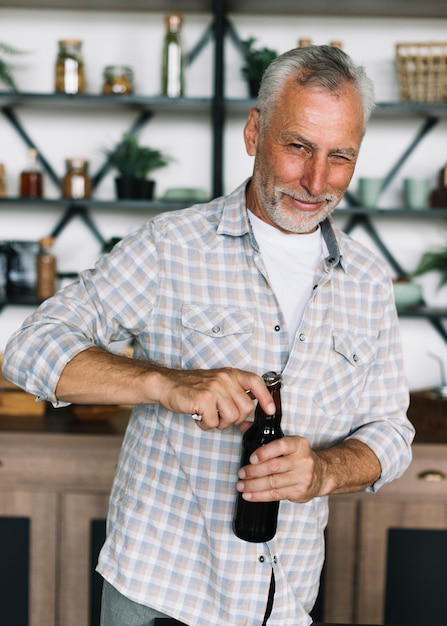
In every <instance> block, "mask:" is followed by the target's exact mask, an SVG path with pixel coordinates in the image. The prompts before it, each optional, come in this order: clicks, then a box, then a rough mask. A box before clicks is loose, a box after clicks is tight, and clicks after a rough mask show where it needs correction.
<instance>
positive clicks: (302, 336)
mask: <svg viewBox="0 0 447 626" xmlns="http://www.w3.org/2000/svg"><path fill="white" fill-rule="evenodd" d="M299 340H300V341H306V335H305V334H304V333H300V336H299Z"/></svg>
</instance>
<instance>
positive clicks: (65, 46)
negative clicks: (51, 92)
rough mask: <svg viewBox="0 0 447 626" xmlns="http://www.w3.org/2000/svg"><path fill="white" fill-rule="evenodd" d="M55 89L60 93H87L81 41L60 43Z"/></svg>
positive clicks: (61, 41) (63, 41) (72, 40)
mask: <svg viewBox="0 0 447 626" xmlns="http://www.w3.org/2000/svg"><path fill="white" fill-rule="evenodd" d="M54 88H55V90H56V91H57V92H58V93H68V94H77V93H85V90H86V80H85V67H84V60H83V58H82V41H81V40H80V39H61V40H60V41H59V52H58V55H57V58H56V69H55V86H54Z"/></svg>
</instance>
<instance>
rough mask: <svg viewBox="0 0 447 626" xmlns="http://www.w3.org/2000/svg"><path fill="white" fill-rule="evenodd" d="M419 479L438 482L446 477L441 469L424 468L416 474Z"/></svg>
mask: <svg viewBox="0 0 447 626" xmlns="http://www.w3.org/2000/svg"><path fill="white" fill-rule="evenodd" d="M418 478H419V480H425V481H426V482H428V483H439V482H441V480H445V479H446V475H445V474H444V472H441V470H433V469H431V470H425V471H424V472H420V474H418Z"/></svg>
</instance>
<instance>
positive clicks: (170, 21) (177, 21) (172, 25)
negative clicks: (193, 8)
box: [165, 13, 183, 31]
mask: <svg viewBox="0 0 447 626" xmlns="http://www.w3.org/2000/svg"><path fill="white" fill-rule="evenodd" d="M165 20H166V26H167V27H168V28H169V30H173V31H178V30H180V28H181V26H182V23H183V18H182V16H181V15H179V14H178V13H169V14H168V15H166V17H165Z"/></svg>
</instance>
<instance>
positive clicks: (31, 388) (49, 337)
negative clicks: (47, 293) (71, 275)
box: [3, 227, 157, 407]
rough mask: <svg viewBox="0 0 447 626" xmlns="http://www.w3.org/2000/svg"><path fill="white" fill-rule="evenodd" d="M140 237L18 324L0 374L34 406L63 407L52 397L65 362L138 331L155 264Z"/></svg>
mask: <svg viewBox="0 0 447 626" xmlns="http://www.w3.org/2000/svg"><path fill="white" fill-rule="evenodd" d="M149 230H150V229H149V228H146V231H149ZM142 231H143V227H142V228H141V229H139V231H137V233H135V234H133V235H129V236H128V237H127V238H126V242H125V245H120V244H118V245H117V246H115V248H114V249H113V251H112V252H111V253H110V254H108V255H105V256H103V257H101V258H100V259H99V261H98V263H97V264H96V266H95V268H94V269H91V270H86V271H84V272H82V274H81V275H80V278H79V280H78V281H76V282H75V283H73V284H72V285H68V286H67V287H65V288H64V289H63V290H61V291H60V292H58V293H57V294H56V295H55V296H53V297H52V298H49V299H48V300H46V301H45V302H44V303H43V304H42V305H41V306H40V307H39V308H38V309H37V310H36V311H35V312H34V313H33V314H32V315H31V316H30V317H28V318H27V319H26V320H25V321H24V323H23V325H22V327H21V328H20V329H19V330H17V331H16V332H15V333H14V334H13V335H12V337H11V338H10V340H9V341H8V343H7V346H6V349H5V357H4V365H3V371H4V373H5V376H6V377H7V378H8V379H9V380H11V381H13V382H14V383H15V384H17V385H19V386H20V387H22V388H23V389H25V390H26V391H28V392H29V393H31V394H33V395H35V396H37V398H38V399H39V400H48V401H49V402H51V403H52V404H53V405H54V406H55V407H58V406H64V405H66V404H67V403H65V402H59V401H58V399H57V397H56V393H55V391H56V387H57V384H58V381H59V378H60V376H61V374H62V371H63V369H64V367H65V366H66V365H67V363H68V362H69V361H70V360H71V359H73V358H74V357H75V356H76V355H77V354H78V353H80V352H82V351H83V350H86V349H87V348H89V347H92V346H100V347H102V348H105V349H108V348H109V346H110V344H111V343H112V342H116V341H124V340H128V339H130V338H131V337H133V336H134V334H136V333H138V331H139V329H141V328H142V327H144V322H145V320H147V316H148V315H150V311H151V302H152V301H153V294H154V293H155V287H156V282H157V276H156V267H157V258H156V247H155V245H154V243H153V239H151V238H150V237H149V236H148V235H147V232H143V233H142ZM138 233H140V235H138ZM141 234H143V236H141ZM122 243H123V244H124V241H123V242H122Z"/></svg>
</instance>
